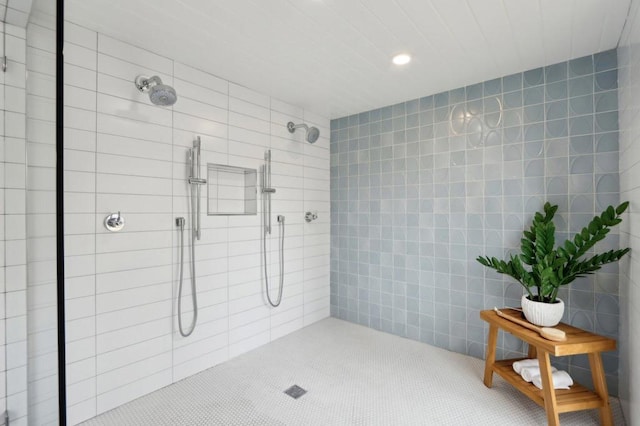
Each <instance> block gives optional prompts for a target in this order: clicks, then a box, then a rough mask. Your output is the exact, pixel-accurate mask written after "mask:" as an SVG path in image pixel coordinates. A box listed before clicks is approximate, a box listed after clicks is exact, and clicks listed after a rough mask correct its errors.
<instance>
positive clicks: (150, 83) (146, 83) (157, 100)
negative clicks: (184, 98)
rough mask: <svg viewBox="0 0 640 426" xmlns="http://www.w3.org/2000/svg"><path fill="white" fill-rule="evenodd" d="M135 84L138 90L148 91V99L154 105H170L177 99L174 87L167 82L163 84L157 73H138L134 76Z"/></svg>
mask: <svg viewBox="0 0 640 426" xmlns="http://www.w3.org/2000/svg"><path fill="white" fill-rule="evenodd" d="M135 84H136V87H137V88H138V90H139V91H140V92H142V93H146V92H149V99H150V100H151V103H152V104H154V105H160V106H170V105H173V104H175V103H176V101H177V100H178V95H177V94H176V91H175V89H174V88H173V87H171V86H169V85H167V84H163V83H162V80H160V77H158V76H157V75H154V76H153V77H146V76H144V75H139V76H137V77H136V80H135Z"/></svg>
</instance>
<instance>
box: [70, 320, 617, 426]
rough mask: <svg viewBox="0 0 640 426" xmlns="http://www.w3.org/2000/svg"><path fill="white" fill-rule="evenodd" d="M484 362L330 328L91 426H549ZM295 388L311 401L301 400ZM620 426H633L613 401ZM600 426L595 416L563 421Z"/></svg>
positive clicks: (310, 331)
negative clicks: (486, 380) (490, 379)
mask: <svg viewBox="0 0 640 426" xmlns="http://www.w3.org/2000/svg"><path fill="white" fill-rule="evenodd" d="M483 368H484V362H483V361H482V360H479V359H475V358H471V357H468V356H465V355H461V354H457V353H453V352H449V351H446V350H443V349H439V348H435V347H432V346H428V345H425V344H422V343H419V342H415V341H412V340H408V339H403V338H401V337H397V336H393V335H390V334H386V333H382V332H378V331H375V330H372V329H369V328H366V327H362V326H359V325H355V324H352V323H348V322H345V321H341V320H338V319H335V318H328V319H326V320H323V321H320V322H318V323H316V324H313V325H311V326H309V327H306V328H304V329H302V330H299V331H297V332H295V333H293V334H290V335H288V336H286V337H283V338H281V339H279V340H276V341H274V342H272V343H269V344H267V345H265V346H263V347H261V348H258V349H256V350H253V351H251V352H249V353H246V354H244V355H242V356H239V357H237V358H234V359H232V360H230V361H228V362H226V363H224V364H221V365H218V366H216V367H213V368H211V369H208V370H206V371H203V372H202V373H199V374H196V375H194V376H192V377H189V378H187V379H184V380H182V381H180V382H178V383H175V384H173V385H171V386H168V387H166V388H163V389H160V390H158V391H156V392H153V393H151V394H149V395H146V396H144V397H142V398H139V399H136V400H135V401H132V402H130V403H128V404H125V405H123V406H121V407H118V408H116V409H114V410H111V411H108V412H106V413H103V414H101V415H100V416H98V417H96V418H94V419H91V420H89V421H87V422H85V423H83V425H86V426H111V425H113V426H116V425H117V426H126V425H136V426H139V425H154V426H155V425H172V426H175V425H323V426H324V425H474V426H475V425H495V424H505V425H515V424H517V425H519V426H520V425H536V426H537V425H543V424H546V416H545V412H544V409H542V408H541V407H539V406H537V405H536V404H534V403H533V402H532V401H530V400H529V399H528V398H527V397H525V396H524V395H521V394H520V393H519V392H518V391H516V390H515V389H514V388H513V387H512V386H511V385H509V384H507V383H506V382H505V381H503V380H502V379H501V378H500V377H497V376H495V378H494V386H493V388H492V389H488V388H486V387H485V386H484V384H483V383H482V375H483ZM293 385H298V386H300V387H301V388H304V389H305V390H306V391H307V393H306V394H304V395H303V396H301V397H300V398H298V399H293V398H291V397H290V396H288V395H287V394H285V393H284V391H285V390H287V389H288V388H290V387H291V386H293ZM611 404H612V407H613V415H614V421H615V424H616V425H624V420H623V418H622V412H621V409H620V404H619V402H618V400H617V399H616V398H612V400H611ZM560 421H561V423H562V425H563V426H566V425H580V426H585V425H597V424H599V422H598V415H597V411H596V410H590V411H582V412H577V413H566V414H560Z"/></svg>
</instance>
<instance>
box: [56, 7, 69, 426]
mask: <svg viewBox="0 0 640 426" xmlns="http://www.w3.org/2000/svg"><path fill="white" fill-rule="evenodd" d="M63 47H64V0H56V259H57V272H56V277H57V292H56V295H57V305H58V415H59V420H60V421H59V424H60V425H61V426H66V424H67V375H66V374H67V373H66V346H65V345H66V338H65V312H64V305H65V303H64V300H65V299H64V155H63V154H64V144H63V137H64V121H63V117H64V111H63V110H64V99H63V96H64V55H63V51H62V50H63Z"/></svg>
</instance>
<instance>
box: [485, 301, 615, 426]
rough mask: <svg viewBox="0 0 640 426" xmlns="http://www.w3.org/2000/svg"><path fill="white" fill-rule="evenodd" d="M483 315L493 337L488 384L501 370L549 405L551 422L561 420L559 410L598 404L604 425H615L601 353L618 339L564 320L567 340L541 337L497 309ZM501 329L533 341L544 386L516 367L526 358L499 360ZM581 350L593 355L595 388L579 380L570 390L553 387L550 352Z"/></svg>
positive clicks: (562, 327) (532, 352) (532, 353)
mask: <svg viewBox="0 0 640 426" xmlns="http://www.w3.org/2000/svg"><path fill="white" fill-rule="evenodd" d="M501 310H502V312H503V313H505V314H507V315H511V316H514V317H517V318H522V317H521V312H520V311H517V310H514V309H501ZM480 318H482V319H483V320H484V321H486V322H488V323H489V341H488V343H487V359H486V363H485V368H484V384H485V385H486V386H487V387H491V385H492V382H493V373H494V372H495V373H498V374H499V375H500V376H501V377H502V378H503V379H505V380H506V381H507V382H509V383H510V384H512V385H513V386H514V387H515V388H516V389H518V390H519V391H520V392H522V393H523V394H525V395H526V396H528V397H529V398H530V399H531V400H533V401H534V402H535V403H536V404H538V405H540V406H541V407H544V408H545V410H546V412H547V421H548V424H549V425H554V426H555V425H559V424H560V418H559V416H558V414H559V413H566V412H569V411H580V410H589V409H594V408H597V409H598V410H599V412H600V424H601V425H613V416H612V414H611V406H610V405H609V393H608V391H607V382H606V380H605V375H604V369H603V367H602V357H601V356H600V353H601V352H605V351H611V350H614V349H615V348H616V341H615V340H614V339H611V338H608V337H603V336H599V335H597V334H594V333H590V332H588V331H585V330H581V329H579V328H576V327H572V326H570V325H567V324H563V323H560V324H558V325H557V326H556V328H558V329H560V330H563V331H564V332H565V333H567V340H566V341H565V342H552V341H550V340H546V339H544V338H542V337H540V335H539V334H538V333H537V332H535V331H532V330H529V329H527V328H525V327H522V326H520V325H518V324H515V323H513V322H511V321H509V320H507V319H505V318H501V317H500V316H498V314H497V313H496V312H495V311H493V310H486V311H481V312H480ZM499 329H502V330H504V331H506V332H508V333H511V334H513V335H514V336H516V337H517V338H519V339H521V340H523V341H525V342H527V344H528V345H529V358H535V357H537V358H538V360H539V361H540V375H541V378H542V390H540V389H538V388H537V387H536V386H534V385H533V384H531V383H527V382H525V381H524V380H523V379H522V377H520V375H519V374H518V373H516V372H515V371H513V368H512V364H513V363H514V362H515V361H519V360H520V359H522V358H516V359H507V360H503V361H496V344H497V342H498V330H499ZM577 354H587V355H588V357H589V364H590V366H591V376H592V377H593V385H594V388H595V392H592V391H590V390H589V389H587V388H585V387H584V386H582V385H580V384H578V383H575V382H574V385H573V386H571V389H568V390H564V389H557V390H556V389H554V388H553V382H552V379H551V363H550V358H549V357H550V355H553V356H567V355H577Z"/></svg>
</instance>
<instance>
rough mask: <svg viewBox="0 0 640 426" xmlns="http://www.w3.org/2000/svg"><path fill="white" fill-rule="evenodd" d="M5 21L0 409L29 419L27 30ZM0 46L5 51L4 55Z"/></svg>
mask: <svg viewBox="0 0 640 426" xmlns="http://www.w3.org/2000/svg"><path fill="white" fill-rule="evenodd" d="M3 25H5V30H6V38H7V39H6V46H7V51H6V56H7V71H6V72H0V110H1V111H2V120H0V141H1V142H2V146H1V147H0V199H1V200H2V202H1V203H0V204H1V207H0V214H1V215H2V221H3V224H2V226H0V228H1V230H0V241H1V242H2V243H1V244H0V251H1V253H0V268H1V272H0V412H3V411H4V410H9V412H10V416H11V422H12V423H11V424H16V425H26V424H27V413H28V409H27V380H28V379H27V254H26V252H27V245H28V243H27V236H26V231H25V227H26V221H27V218H26V205H25V190H26V175H27V173H26V161H25V160H26V148H25V137H26V135H25V116H26V113H27V108H26V104H25V98H26V90H25V61H26V53H25V52H26V31H25V29H24V28H21V27H17V26H14V25H11V24H3ZM4 54H5V53H4V51H3V50H2V46H0V55H4Z"/></svg>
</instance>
